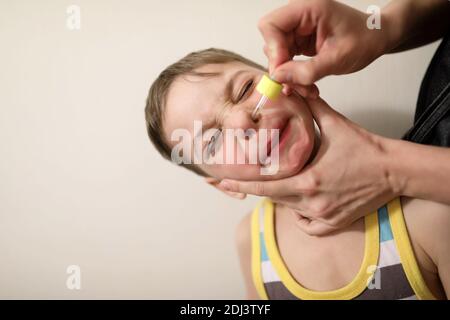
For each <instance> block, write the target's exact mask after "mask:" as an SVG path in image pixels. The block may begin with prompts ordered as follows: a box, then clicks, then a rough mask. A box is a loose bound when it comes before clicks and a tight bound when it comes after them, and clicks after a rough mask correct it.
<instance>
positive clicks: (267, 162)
mask: <svg viewBox="0 0 450 320" xmlns="http://www.w3.org/2000/svg"><path fill="white" fill-rule="evenodd" d="M269 164H270V157H267V158H266V159H264V161H263V165H265V166H267V165H269Z"/></svg>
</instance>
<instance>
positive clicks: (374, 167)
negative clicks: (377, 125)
mask: <svg viewBox="0 0 450 320" xmlns="http://www.w3.org/2000/svg"><path fill="white" fill-rule="evenodd" d="M306 101H307V103H308V104H309V106H310V109H311V112H312V114H313V117H314V119H315V120H316V122H317V124H318V126H319V128H320V132H321V145H320V147H319V150H318V152H317V155H316V157H315V158H314V159H313V161H312V162H311V163H309V164H308V165H307V166H306V167H305V168H303V169H302V170H301V171H300V172H299V173H298V174H296V175H294V176H292V177H288V178H284V179H280V180H274V181H236V180H227V179H225V180H223V181H222V182H221V186H222V187H223V188H225V189H227V190H229V191H233V192H241V193H246V194H254V195H259V196H267V197H270V198H272V199H273V200H274V201H275V202H277V203H281V204H284V205H286V206H288V207H290V208H291V209H293V210H295V212H296V213H297V214H298V216H299V223H298V225H299V226H300V228H301V229H303V230H304V231H305V232H306V233H308V234H310V235H324V234H327V233H329V232H332V231H334V230H336V229H339V228H343V227H345V226H348V225H349V224H351V223H352V222H353V221H355V220H357V219H358V218H360V217H362V216H365V215H367V214H369V213H370V212H372V211H374V210H376V209H377V208H379V207H381V206H382V205H384V204H385V203H386V202H387V201H389V200H391V199H393V198H395V197H396V196H398V195H400V190H401V188H400V185H399V183H398V182H397V181H396V179H395V178H394V177H393V175H392V173H391V172H390V168H389V164H390V162H391V161H392V158H390V156H389V155H388V151H387V150H390V149H391V148H390V147H389V146H390V143H391V142H392V141H393V140H391V139H387V138H384V137H381V136H378V135H375V134H373V133H371V132H369V131H367V130H365V129H364V128H361V127H360V126H358V125H357V124H355V123H353V122H352V121H350V120H349V119H347V118H345V117H344V116H343V115H341V114H340V113H338V112H336V111H335V110H333V109H332V108H331V107H330V106H329V105H328V104H327V103H326V102H325V101H323V100H322V99H321V98H317V99H306Z"/></svg>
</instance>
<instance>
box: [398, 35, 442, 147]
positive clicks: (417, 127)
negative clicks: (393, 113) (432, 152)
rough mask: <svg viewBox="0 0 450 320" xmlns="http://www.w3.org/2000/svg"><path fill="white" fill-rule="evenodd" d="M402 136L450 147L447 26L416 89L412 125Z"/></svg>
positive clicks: (424, 142)
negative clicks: (417, 93) (415, 103)
mask: <svg viewBox="0 0 450 320" xmlns="http://www.w3.org/2000/svg"><path fill="white" fill-rule="evenodd" d="M403 139H405V140H408V141H412V142H417V143H422V144H429V145H435V146H443V147H450V30H448V31H447V34H446V35H445V37H444V39H443V40H442V42H441V44H440V45H439V48H438V49H437V51H436V53H435V54H434V56H433V59H432V60H431V63H430V65H429V66H428V69H427V72H426V73H425V76H424V78H423V80H422V84H421V87H420V91H419V98H418V100H417V106H416V113H415V116H414V125H413V126H412V128H411V129H409V130H408V132H407V133H406V134H405V135H404V137H403Z"/></svg>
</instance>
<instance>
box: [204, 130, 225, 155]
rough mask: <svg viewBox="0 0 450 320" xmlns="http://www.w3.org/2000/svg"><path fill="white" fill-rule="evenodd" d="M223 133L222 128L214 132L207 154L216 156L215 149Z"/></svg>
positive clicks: (207, 147)
mask: <svg viewBox="0 0 450 320" xmlns="http://www.w3.org/2000/svg"><path fill="white" fill-rule="evenodd" d="M221 134H222V130H221V129H217V131H216V132H215V133H214V135H213V136H212V137H211V139H210V140H209V142H208V145H207V146H206V154H207V156H208V157H209V156H214V153H215V150H216V148H217V143H218V142H220V141H219V140H221V139H220V135H221Z"/></svg>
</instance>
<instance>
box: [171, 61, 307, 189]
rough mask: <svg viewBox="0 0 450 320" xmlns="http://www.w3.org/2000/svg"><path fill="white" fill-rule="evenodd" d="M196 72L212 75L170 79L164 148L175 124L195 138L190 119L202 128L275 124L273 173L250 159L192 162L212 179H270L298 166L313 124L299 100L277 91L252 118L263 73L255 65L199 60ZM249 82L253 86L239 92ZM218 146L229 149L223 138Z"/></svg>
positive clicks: (270, 126) (288, 173)
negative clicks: (276, 152)
mask: <svg viewBox="0 0 450 320" xmlns="http://www.w3.org/2000/svg"><path fill="white" fill-rule="evenodd" d="M196 71H198V72H202V73H203V72H205V73H210V72H211V73H218V75H215V76H207V77H201V76H196V75H186V76H182V77H179V78H178V79H177V80H175V82H174V83H173V84H172V86H171V88H170V90H169V93H168V96H167V103H166V110H165V118H164V134H165V138H166V141H168V142H169V145H170V147H174V146H175V145H177V144H178V143H179V141H178V140H177V141H171V135H172V132H173V131H174V130H176V129H180V128H184V129H187V130H188V131H189V132H190V135H191V137H195V135H196V133H197V132H194V121H201V122H202V124H203V127H204V128H203V133H204V132H205V131H206V130H207V129H209V128H221V129H243V130H247V129H250V128H252V129H254V130H256V132H257V135H258V134H259V133H258V130H259V129H279V162H278V163H279V165H278V170H277V172H276V173H275V174H272V175H261V168H262V167H263V166H264V164H261V163H259V161H258V163H256V164H255V163H253V164H252V163H250V161H245V163H244V164H238V163H236V162H235V161H234V162H233V163H227V162H225V163H223V164H205V163H202V164H198V166H199V168H201V169H202V170H203V171H204V172H205V173H207V174H208V175H210V176H211V177H213V178H216V179H218V180H221V179H224V178H229V179H237V180H274V179H280V178H283V177H287V176H291V175H293V174H295V173H296V172H298V171H299V170H300V169H301V168H302V167H303V166H304V164H305V163H306V161H307V160H308V159H309V157H310V155H311V152H312V149H313V145H314V124H313V118H312V115H311V113H310V110H309V108H308V106H307V104H306V103H305V101H304V100H303V99H301V98H299V97H298V96H296V95H290V96H286V95H284V94H283V93H281V94H280V95H279V97H278V98H277V99H276V100H275V101H273V102H272V101H270V100H269V101H268V102H267V103H266V105H265V107H264V109H263V110H262V112H261V113H260V115H259V118H258V120H257V121H254V120H252V117H251V114H252V111H253V109H254V108H255V106H256V104H257V102H258V100H259V98H260V97H261V95H260V94H259V93H258V92H257V91H256V90H255V86H256V84H257V83H258V81H259V80H260V78H261V76H262V75H263V72H262V71H261V70H259V69H256V68H253V67H250V66H248V65H246V64H243V63H240V62H233V63H226V64H210V65H205V66H203V67H201V68H199V69H197V70H196ZM251 81H253V86H251V87H250V89H248V90H247V92H246V93H245V94H243V96H242V93H243V92H244V91H245V88H248V87H249V85H250V83H251ZM228 84H229V85H230V87H228ZM228 89H229V91H228ZM228 92H229V94H228ZM207 144H208V141H205V142H202V147H201V148H202V150H203V148H207ZM229 146H230V145H229ZM220 148H223V152H224V154H227V152H231V151H233V150H230V147H228V150H227V143H221V146H220ZM250 149H251V148H245V157H246V160H247V159H249V157H250V156H251V155H250V154H249V153H250V152H252V150H250ZM192 150H194V149H192ZM269 150H270V148H269ZM258 159H259V158H258ZM266 166H267V164H266Z"/></svg>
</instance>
